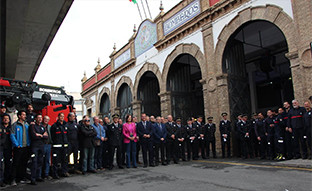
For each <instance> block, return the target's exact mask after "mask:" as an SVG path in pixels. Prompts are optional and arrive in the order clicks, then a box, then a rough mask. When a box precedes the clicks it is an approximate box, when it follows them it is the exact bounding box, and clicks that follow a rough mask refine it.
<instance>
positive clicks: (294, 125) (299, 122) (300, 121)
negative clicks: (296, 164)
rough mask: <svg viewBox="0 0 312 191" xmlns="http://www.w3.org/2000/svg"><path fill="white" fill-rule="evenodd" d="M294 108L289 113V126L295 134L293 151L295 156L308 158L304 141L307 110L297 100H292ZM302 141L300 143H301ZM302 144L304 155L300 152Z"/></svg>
mask: <svg viewBox="0 0 312 191" xmlns="http://www.w3.org/2000/svg"><path fill="white" fill-rule="evenodd" d="M292 104H293V108H292V109H290V111H289V113H288V128H291V129H292V131H293V135H294V144H293V151H294V155H295V158H296V159H298V158H300V157H302V159H307V156H308V155H307V146H306V144H305V142H304V136H305V132H304V130H305V128H304V118H303V116H304V115H305V113H306V110H305V109H304V108H303V107H300V106H299V103H298V101H297V100H293V101H292ZM299 142H300V144H299ZM300 145H301V149H302V156H301V154H300Z"/></svg>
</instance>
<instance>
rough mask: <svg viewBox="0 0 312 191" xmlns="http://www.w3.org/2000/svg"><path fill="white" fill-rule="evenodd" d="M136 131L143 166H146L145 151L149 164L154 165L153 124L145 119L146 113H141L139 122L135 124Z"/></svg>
mask: <svg viewBox="0 0 312 191" xmlns="http://www.w3.org/2000/svg"><path fill="white" fill-rule="evenodd" d="M137 132H138V136H139V139H140V141H141V146H142V154H143V163H144V166H143V167H144V168H146V167H147V152H148V163H149V166H151V167H155V165H154V151H153V125H152V123H151V122H149V121H147V119H146V114H145V113H142V114H141V122H139V123H138V124H137Z"/></svg>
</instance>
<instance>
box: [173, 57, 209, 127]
mask: <svg viewBox="0 0 312 191" xmlns="http://www.w3.org/2000/svg"><path fill="white" fill-rule="evenodd" d="M201 79H202V74H201V70H200V66H199V63H198V62H197V60H196V59H195V58H194V57H193V56H191V55H189V54H181V55H179V56H178V57H177V58H176V59H175V60H174V61H173V63H172V64H171V66H170V68H169V72H168V77H167V91H169V92H170V93H171V108H172V115H173V117H181V118H182V120H183V121H184V122H185V121H186V119H187V118H189V117H193V116H194V117H196V116H198V115H202V116H204V99H203V87H202V84H201V83H200V82H199V81H200V80H201Z"/></svg>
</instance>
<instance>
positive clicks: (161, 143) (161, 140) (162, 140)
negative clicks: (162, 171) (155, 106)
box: [153, 116, 167, 166]
mask: <svg viewBox="0 0 312 191" xmlns="http://www.w3.org/2000/svg"><path fill="white" fill-rule="evenodd" d="M153 130H154V131H153V140H154V144H155V161H156V166H158V163H159V150H160V157H161V158H160V159H161V164H162V165H166V162H165V144H166V137H167V130H166V127H165V125H164V124H163V123H161V117H159V116H158V117H156V123H155V124H154V127H153Z"/></svg>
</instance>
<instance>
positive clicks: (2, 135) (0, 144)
mask: <svg viewBox="0 0 312 191" xmlns="http://www.w3.org/2000/svg"><path fill="white" fill-rule="evenodd" d="M6 133H7V131H6V128H5V127H4V126H3V125H2V124H1V125H0V152H3V150H4V146H5V142H6V140H7V138H8V137H7V136H6ZM0 160H1V159H0Z"/></svg>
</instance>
